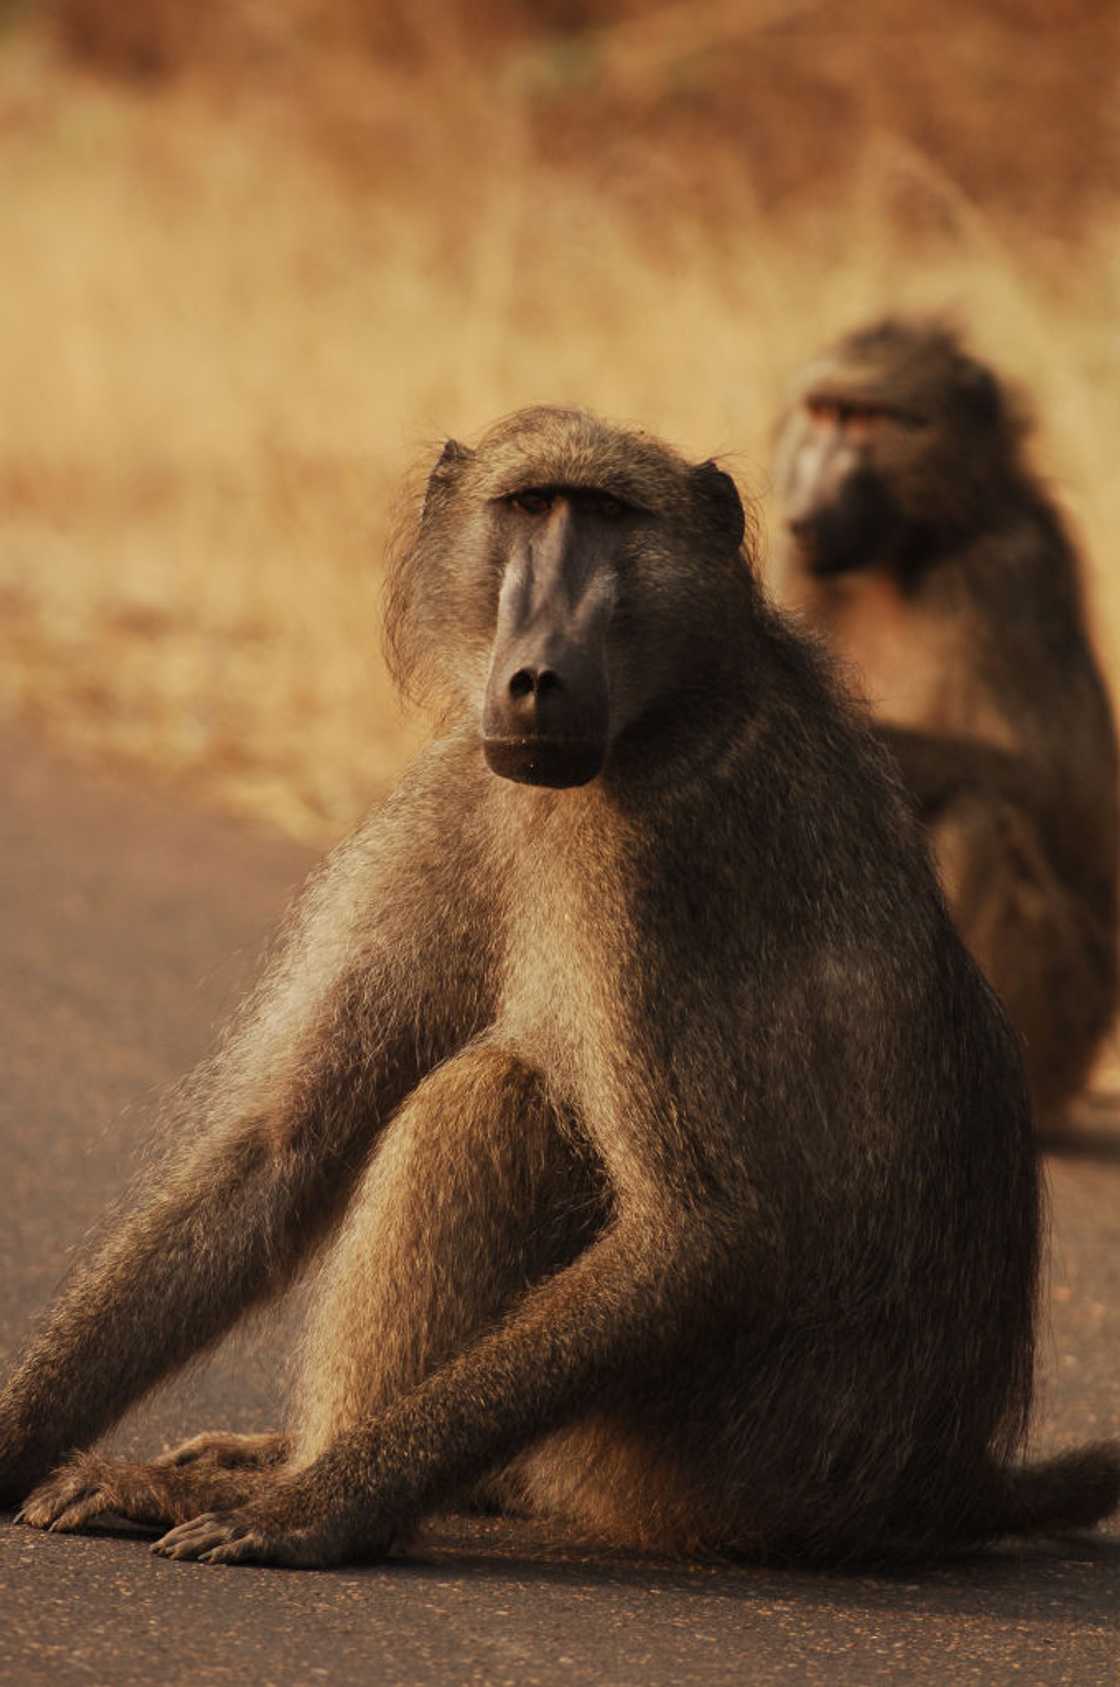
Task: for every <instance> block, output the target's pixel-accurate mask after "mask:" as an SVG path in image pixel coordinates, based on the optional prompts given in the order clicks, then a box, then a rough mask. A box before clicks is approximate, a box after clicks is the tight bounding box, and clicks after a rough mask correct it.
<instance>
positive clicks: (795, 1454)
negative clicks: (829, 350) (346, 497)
mask: <svg viewBox="0 0 1120 1687" xmlns="http://www.w3.org/2000/svg"><path fill="white" fill-rule="evenodd" d="M743 540H744V516H743V510H742V506H741V504H740V502H739V498H738V495H737V493H736V491H735V487H734V485H733V483H732V482H731V481H730V479H729V478H728V477H727V476H726V475H725V474H723V473H722V472H721V471H720V470H719V469H718V468H717V467H716V466H715V465H714V464H713V463H710V462H708V463H702V464H700V465H699V466H698V467H690V466H689V465H688V464H687V463H686V462H685V461H684V460H683V459H682V458H681V457H680V456H678V455H677V454H676V453H675V452H674V451H672V450H670V449H669V448H668V447H667V446H664V445H661V444H659V443H658V442H657V441H655V440H653V439H651V438H649V437H648V436H646V435H645V434H642V433H637V432H624V431H622V430H619V429H615V428H612V427H609V426H607V425H606V424H604V423H602V422H599V421H597V420H596V419H594V418H593V417H591V416H589V415H587V414H585V413H583V412H580V411H569V410H558V409H548V408H541V409H533V410H527V411H523V412H522V413H520V414H518V415H516V416H514V417H512V418H511V419H509V420H507V421H504V422H500V423H498V424H497V425H496V426H495V427H493V428H492V429H491V430H490V432H489V433H487V434H486V435H485V437H484V438H483V439H482V442H481V444H480V445H479V446H478V447H477V448H476V449H475V450H468V449H465V448H463V447H461V446H458V445H456V444H454V443H449V444H448V445H447V446H446V448H445V449H444V451H443V454H442V456H441V457H440V459H439V461H438V463H437V464H436V466H435V468H434V470H433V471H432V474H431V478H430V480H429V482H428V488H427V495H426V497H425V499H424V502H423V508H422V511H421V512H420V513H419V515H418V516H417V518H416V521H415V523H414V524H413V527H412V529H411V530H410V532H409V533H408V534H407V535H406V536H405V537H404V538H403V539H402V541H401V543H400V545H399V547H398V548H397V550H396V553H395V559H394V561H393V566H392V571H391V577H390V585H389V592H388V615H387V629H388V651H389V657H390V661H391V663H392V666H393V668H394V670H395V673H396V676H397V678H398V680H399V681H400V682H401V683H402V685H404V686H405V687H408V688H411V689H416V688H417V687H422V688H423V689H424V690H425V691H426V693H427V695H428V697H429V699H430V700H431V701H432V702H433V703H434V704H435V705H436V706H437V708H438V718H439V721H440V726H439V729H438V736H437V737H436V739H435V740H434V742H433V743H432V744H431V746H430V747H429V749H428V750H427V751H426V752H425V753H424V754H422V755H421V757H420V759H419V760H418V762H417V763H416V764H415V766H414V767H413V769H412V771H411V772H410V773H409V774H408V775H407V776H406V778H405V779H404V781H403V783H402V784H401V786H400V787H399V789H398V790H397V792H396V793H395V795H394V796H392V797H391V798H390V799H389V801H388V802H387V804H386V805H385V806H384V807H383V808H382V809H381V810H380V812H378V813H376V814H375V815H374V816H373V818H372V819H371V820H370V821H369V822H368V823H367V824H365V825H364V826H362V827H361V828H360V829H359V830H358V831H357V833H356V834H355V835H354V837H352V838H351V839H350V841H349V842H347V843H344V844H343V845H342V846H341V848H339V849H338V850H337V851H336V852H335V854H334V855H333V856H332V857H331V858H330V860H329V861H328V863H327V865H326V867H325V869H324V870H323V871H322V872H321V873H319V874H318V875H317V876H316V877H315V878H313V880H312V882H311V884H310V887H309V889H308V891H307V893H306V895H305V897H304V899H303V902H302V905H301V907H300V908H299V910H298V913H297V914H296V916H295V919H294V923H293V925H292V927H291V930H290V933H289V936H288V940H287V943H286V945H285V946H284V948H283V949H282V951H281V952H280V955H279V958H278V959H277V960H276V961H275V963H274V964H273V966H272V968H271V970H270V972H269V973H268V974H267V976H266V978H265V980H264V983H263V984H262V986H261V987H260V989H259V991H258V993H257V995H256V996H255V998H254V1000H253V1001H252V1003H251V1004H250V1006H249V1009H248V1011H247V1012H246V1013H245V1015H244V1017H243V1018H242V1020H241V1022H240V1023H239V1025H238V1026H237V1027H236V1028H235V1030H234V1031H233V1033H232V1034H231V1035H230V1036H229V1037H228V1038H227V1040H226V1041H225V1043H224V1045H223V1046H222V1048H221V1049H220V1052H219V1053H218V1055H217V1057H216V1059H215V1061H214V1063H213V1064H212V1066H210V1067H209V1069H208V1070H207V1071H206V1072H204V1073H203V1074H202V1076H201V1077H200V1078H199V1079H198V1080H197V1081H196V1082H195V1083H194V1085H193V1086H192V1087H191V1088H190V1089H189V1090H188V1091H187V1092H186V1094H185V1096H183V1097H182V1098H181V1100H180V1103H179V1105H178V1107H177V1109H176V1110H175V1111H174V1113H173V1114H172V1117H171V1120H170V1123H169V1127H168V1128H169V1129H170V1130H171V1131H172V1132H173V1134H174V1140H173V1141H172V1142H171V1144H170V1146H169V1152H168V1157H167V1162H166V1166H165V1168H164V1170H163V1171H162V1173H161V1174H160V1175H159V1176H158V1177H155V1178H153V1179H151V1181H147V1180H145V1181H143V1182H141V1184H140V1186H139V1187H138V1188H137V1190H136V1191H135V1193H134V1196H133V1199H132V1201H131V1203H130V1204H129V1205H128V1207H126V1209H125V1210H124V1211H123V1213H122V1214H121V1215H120V1216H119V1217H118V1218H117V1219H116V1220H115V1222H114V1223H113V1225H112V1227H111V1228H110V1230H109V1231H108V1234H107V1236H106V1238H105V1239H104V1240H103V1241H102V1242H101V1244H100V1245H99V1247H98V1248H97V1249H96V1251H94V1252H92V1253H91V1254H90V1255H89V1257H87V1258H86V1259H85V1260H84V1261H82V1262H81V1263H79V1265H78V1266H77V1268H76V1270H75V1272H74V1274H73V1276H72V1278H71V1280H70V1282H69V1285H68V1286H67V1287H66V1288H65V1289H64V1291H63V1293H62V1295H61V1297H60V1299H59V1301H58V1303H57V1305H56V1306H55V1308H54V1310H53V1311H52V1312H51V1313H50V1314H49V1316H48V1317H47V1319H46V1321H45V1323H44V1325H43V1327H42V1330H41V1332H40V1333H39V1335H38V1336H37V1338H36V1339H35V1340H34V1342H33V1344H32V1346H31V1348H30V1350H29V1352H28V1353H27V1355H26V1357H25V1358H24V1360H23V1363H22V1364H21V1366H20V1367H19V1369H18V1370H17V1372H16V1374H15V1376H14V1378H13V1380H12V1381H11V1382H10V1383H9V1385H8V1388H7V1390H6V1392H5V1393H4V1394H3V1395H2V1396H0V1486H2V1489H3V1492H4V1493H5V1494H6V1496H7V1497H8V1498H9V1499H12V1498H14V1497H16V1496H17V1495H23V1494H25V1493H26V1492H27V1490H28V1488H29V1487H30V1486H31V1485H32V1484H34V1483H43V1478H44V1476H46V1475H47V1473H48V1472H49V1471H50V1470H51V1469H52V1467H53V1466H54V1465H55V1464H56V1462H57V1461H58V1460H59V1459H60V1458H62V1457H64V1456H65V1457H68V1458H70V1459H71V1462H70V1463H68V1464H66V1465H64V1466H63V1468H62V1469H61V1470H59V1471H56V1472H55V1474H54V1475H53V1476H50V1477H49V1479H48V1480H47V1481H46V1482H45V1483H43V1485H42V1486H41V1487H39V1489H38V1490H37V1492H35V1493H33V1494H32V1495H31V1497H30V1498H29V1499H28V1500H27V1501H26V1503H25V1505H24V1510H23V1517H24V1519H25V1520H26V1521H27V1522H30V1523H33V1524H38V1525H42V1526H46V1525H50V1526H52V1527H55V1528H61V1529H70V1528H74V1527H76V1526H77V1525H79V1524H81V1523H82V1522H84V1521H86V1520H87V1519H89V1518H91V1517H93V1516H95V1515H97V1514H98V1513H100V1512H105V1511H112V1512H116V1513H123V1514H124V1515H125V1516H126V1517H129V1518H133V1519H136V1520H138V1521H142V1522H156V1523H162V1524H167V1523H173V1524H178V1525H179V1526H178V1527H176V1528H173V1529H172V1530H171V1532H170V1533H169V1534H167V1535H165V1536H164V1538H163V1539H162V1540H161V1541H159V1542H158V1543H157V1545H156V1550H157V1551H160V1552H162V1553H164V1554H165V1555H166V1556H168V1557H171V1558H203V1559H205V1560H207V1561H208V1562H210V1563H232V1562H239V1561H243V1560H255V1561H258V1562H260V1561H263V1562H269V1563H285V1564H305V1565H319V1564H329V1563H335V1562H338V1561H340V1560H343V1559H348V1558H354V1557H369V1556H373V1555H377V1554H383V1553H385V1552H387V1551H388V1550H389V1549H390V1548H391V1547H392V1546H393V1544H394V1543H397V1542H399V1541H401V1540H402V1539H406V1538H407V1537H408V1535H409V1534H410V1532H411V1531H412V1530H413V1529H414V1528H415V1527H416V1526H417V1524H418V1522H419V1521H420V1520H421V1519H422V1518H423V1517H424V1516H425V1514H427V1513H430V1512H431V1511H433V1510H435V1509H438V1508H446V1507H447V1506H449V1505H454V1504H456V1503H460V1502H462V1501H465V1500H469V1501H473V1502H483V1501H484V1502H486V1503H490V1504H493V1503H505V1504H507V1505H511V1506H512V1505H516V1506H517V1507H518V1508H522V1509H524V1508H529V1509H530V1510H532V1511H534V1512H537V1513H544V1514H548V1515H550V1516H552V1517H555V1518H561V1519H567V1520H569V1521H570V1522H571V1523H572V1524H573V1525H574V1526H576V1527H577V1528H582V1529H584V1530H586V1531H590V1532H592V1533H594V1534H596V1535H598V1536H600V1537H605V1538H608V1539H613V1540H616V1541H620V1542H630V1543H642V1544H646V1545H650V1546H657V1547H659V1548H662V1549H667V1550H678V1551H694V1550H703V1549H715V1548H718V1549H722V1550H726V1551H738V1552H743V1553H750V1554H769V1555H783V1556H791V1557H801V1558H803V1559H806V1560H809V1561H818V1562H819V1561H835V1560H846V1559H865V1560H866V1559H883V1558H893V1557H899V1556H906V1555H914V1554H926V1553H929V1552H932V1551H936V1550H938V1549H943V1548H946V1547H949V1546H955V1545H958V1544H960V1543H963V1542H974V1541H980V1540H983V1539H985V1538H987V1537H990V1536H993V1535H995V1534H999V1533H1002V1532H1004V1531H1030V1530H1039V1529H1047V1528H1060V1527H1062V1528H1064V1527H1067V1526H1072V1525H1088V1524H1090V1523H1092V1522H1094V1521H1095V1520H1097V1519H1098V1518H1100V1517H1101V1516H1102V1515H1104V1514H1105V1513H1106V1512H1108V1511H1109V1510H1110V1509H1111V1508H1112V1507H1113V1506H1114V1505H1115V1504H1116V1502H1117V1499H1118V1497H1120V1461H1118V1458H1117V1454H1116V1450H1115V1449H1111V1448H1108V1447H1097V1448H1092V1449H1088V1450H1085V1451H1083V1452H1080V1453H1074V1454H1069V1455H1066V1456H1065V1457H1064V1458H1062V1459H1059V1460H1057V1461H1055V1462H1052V1463H1050V1464H1047V1465H1042V1466H1035V1467H1033V1468H1032V1467H1024V1466H1022V1465H1019V1464H1017V1463H1016V1462H1015V1454H1016V1450H1017V1448H1018V1445H1019V1443H1020V1437H1021V1435H1022V1433H1023V1430H1024V1426H1025V1423H1026V1419H1027V1413H1028V1406H1029V1400H1030V1392H1031V1373H1032V1334H1033V1315H1034V1304H1035V1287H1036V1275H1037V1263H1038V1259H1037V1255H1038V1246H1039V1212H1038V1188H1037V1183H1036V1171H1035V1158H1034V1150H1033V1142H1032V1137H1031V1129H1030V1116H1029V1111H1028V1107H1027V1100H1026V1093H1025V1086H1024V1084H1023V1080H1022V1072H1021V1064H1020V1062H1019V1057H1018V1054H1017V1051H1016V1049H1015V1044H1014V1040H1013V1038H1012V1036H1011V1033H1010V1031H1009V1029H1008V1027H1007V1025H1006V1023H1005V1021H1004V1019H1003V1017H1002V1014H1001V1012H1000V1009H999V1007H998V1004H997V1003H996V1001H995V998H994V997H993V996H992V994H991V992H990V991H989V990H988V989H987V987H986V986H985V985H984V983H983V981H982V979H981V978H980V975H979V973H978V972H977V970H976V968H975V966H974V965H973V963H972V961H971V960H970V959H969V958H968V956H967V954H966V952H965V950H964V949H963V947H962V946H961V944H960V942H959V940H958V939H957V937H956V934H955V932H954V931H953V928H952V926H951V924H950V921H949V919H948V917H947V915H946V913H945V909H944V904H943V902H942V899H941V896H940V893H939V891H938V889H937V885H936V881H935V879H934V875H933V872H932V869H931V866H930V862H929V859H928V855H927V852H926V849H925V847H924V845H923V843H922V841H921V837H920V834H919V829H918V826H917V822H916V821H915V820H914V819H913V817H912V816H911V815H910V814H909V813H908V811H907V810H906V807H905V804H904V803H903V801H902V799H901V798H900V797H899V796H897V795H896V793H895V790H894V788H893V785H892V783H891V779H890V777H889V775H888V774H887V773H886V772H885V771H884V766H883V758H882V752H881V751H880V750H879V749H878V748H877V747H876V746H875V745H874V743H873V740H872V738H871V736H870V733H869V731H868V729H867V728H866V727H865V725H864V724H863V721H862V719H861V718H860V716H859V715H858V713H857V712H856V710H855V709H854V708H853V707H851V706H849V705H847V704H846V703H845V702H844V701H843V700H842V698H841V696H840V694H839V692H838V690H837V688H836V687H835V686H834V683H833V681H832V678H831V676H830V674H829V672H828V670H827V666H826V664H825V661H824V659H823V658H821V657H820V656H819V655H818V654H817V653H815V652H814V651H813V650H812V649H810V648H809V647H808V646H807V644H806V643H805V642H804V641H802V640H800V639H799V638H797V637H796V636H795V635H794V634H793V633H792V632H791V631H790V630H789V629H788V627H787V626H786V625H785V624H784V622H783V621H782V620H781V619H780V618H779V617H778V616H777V615H776V614H775V612H774V611H772V610H771V609H770V608H768V607H767V606H766V604H765V603H764V601H763V599H762V597H761V595H760V592H759V589H758V586H757V583H756V581H755V579H754V577H753V574H752V571H751V569H750V568H749V567H748V566H746V565H745V563H744V558H743V554H742V545H743ZM320 1243H326V1244H327V1245H328V1248H329V1251H328V1253H327V1255H326V1258H325V1261H324V1265H323V1271H322V1275H321V1278H320V1280H319V1282H318V1284H317V1290H318V1293H317V1297H316V1305H315V1310H314V1313H313V1316H312V1321H311V1328H310V1333H309V1335H308V1338H307V1343H306V1351H305V1353H304V1355H303V1363H302V1379H301V1381H300V1383H299V1388H298V1401H297V1410H296V1412H295V1415H294V1422H293V1427H292V1429H291V1430H290V1432H289V1433H287V1434H285V1435H277V1436H265V1437H260V1436H255V1437H250V1438H247V1439H245V1440H242V1439H241V1438H239V1437H237V1436H230V1435H216V1436H203V1437H201V1438H196V1439H195V1440H194V1441H192V1442H189V1443H187V1444H186V1446H185V1447H182V1448H180V1449H179V1450H178V1451H177V1452H174V1453H171V1454H169V1455H165V1456H164V1457H163V1458H162V1459H159V1460H157V1461H156V1462H154V1463H153V1464H149V1465H135V1464H120V1463H114V1462H113V1461H111V1460H109V1459H106V1458H103V1457H100V1456H98V1455H96V1454H94V1453H81V1452H76V1450H77V1449H80V1448H81V1447H83V1446H88V1444H89V1443H91V1442H92V1441H93V1440H94V1438H95V1437H96V1436H97V1435H99V1434H100V1433H101V1432H102V1431H103V1430H104V1429H105V1428H106V1427H107V1426H108V1425H109V1424H110V1423H111V1422H112V1421H113V1420H114V1419H115V1418H116V1417H117V1416H118V1415H119V1414H120V1413H121V1412H122V1411H123V1410H124V1409H125V1408H126V1407H127V1406H128V1405H129V1404H130V1403H131V1402H132V1401H134V1400H136V1399H137V1398H138V1397H139V1396H140V1395H141V1394H142V1393H143V1392H144V1391H145V1390H146V1389H148V1388H150V1387H151V1386H152V1385H153V1384H154V1383H155V1382H157V1381H158V1380H159V1379H160V1378H161V1377H164V1376H166V1375H167V1374H168V1373H169V1372H171V1371H172V1370H173V1369H174V1368H175V1367H176V1366H178V1365H181V1364H182V1363H183V1362H184V1361H186V1360H187V1359H189V1358H190V1357H192V1355H194V1354H197V1353H199V1352H200V1351H201V1350H203V1349H204V1348H205V1347H207V1345H208V1344H210V1343H213V1342H214V1341H216V1340H217V1339H218V1338H219V1337H220V1336H221V1335H222V1334H223V1332H225V1331H226V1330H227V1329H228V1328H229V1327H230V1325H231V1324H233V1322H234V1321H235V1319H237V1318H238V1317H239V1315H240V1314H242V1313H244V1312H245V1311H246V1310H247V1309H248V1308H250V1307H252V1306H255V1305H257V1304H259V1303H261V1302H262V1301H263V1300H264V1299H265V1298H266V1297H267V1296H269V1295H272V1294H274V1293H275V1292H276V1291H277V1290H278V1289H280V1288H282V1287H283V1285H284V1284H285V1283H287V1282H289V1281H290V1280H291V1278H292V1277H293V1275H294V1274H295V1273H296V1271H297V1270H298V1269H299V1268H300V1267H301V1266H302V1265H303V1264H304V1263H305V1262H306V1261H307V1259H308V1257H309V1256H310V1254H311V1252H312V1250H313V1249H314V1248H315V1247H316V1245H317V1244H320ZM75 1453H76V1456H74V1455H75Z"/></svg>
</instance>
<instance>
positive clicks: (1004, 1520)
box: [977, 1441, 1120, 1535]
mask: <svg viewBox="0 0 1120 1687" xmlns="http://www.w3.org/2000/svg"><path fill="white" fill-rule="evenodd" d="M1117 1507H1120V1442H1117V1441H1099V1442H1096V1443H1094V1444H1093V1445H1092V1446H1089V1447H1080V1448H1078V1449H1077V1451H1076V1452H1072V1453H1062V1454H1061V1455H1060V1457H1058V1458H1054V1459H1046V1460H1044V1461H1042V1462H1041V1463H1039V1464H1023V1465H1010V1466H1006V1467H1004V1468H1003V1469H998V1470H997V1469H994V1470H993V1471H992V1472H991V1486H990V1488H989V1489H988V1492H987V1493H986V1494H985V1495H984V1497H983V1499H982V1500H980V1501H979V1505H978V1511H979V1513H980V1515H979V1516H978V1518H977V1521H978V1522H979V1524H980V1527H981V1528H982V1530H983V1531H984V1533H985V1534H987V1533H989V1532H990V1533H991V1534H993V1535H1030V1534H1061V1533H1063V1532H1064V1531H1065V1530H1067V1529H1089V1528H1092V1526H1093V1524H1094V1523H1100V1522H1101V1521H1102V1520H1103V1519H1104V1518H1106V1517H1108V1516H1109V1515H1110V1514H1111V1513H1112V1512H1114V1511H1115V1510H1116V1509H1117Z"/></svg>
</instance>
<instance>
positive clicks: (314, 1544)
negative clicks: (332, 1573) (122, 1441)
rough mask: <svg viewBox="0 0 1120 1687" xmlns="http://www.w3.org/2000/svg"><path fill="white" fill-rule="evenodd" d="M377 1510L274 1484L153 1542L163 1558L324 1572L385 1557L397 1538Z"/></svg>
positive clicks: (292, 1483)
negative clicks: (355, 1507) (244, 1501)
mask: <svg viewBox="0 0 1120 1687" xmlns="http://www.w3.org/2000/svg"><path fill="white" fill-rule="evenodd" d="M397 1532H398V1531H397V1528H396V1526H395V1524H392V1523H390V1522H388V1520H387V1519H379V1518H378V1517H377V1514H376V1508H375V1507H373V1508H368V1509H367V1508H365V1507H363V1509H362V1512H361V1515H360V1517H358V1516H355V1515H354V1513H353V1510H352V1508H349V1507H345V1506H340V1505H338V1504H337V1503H336V1504H334V1505H332V1504H329V1503H326V1504H325V1503H324V1500H323V1497H322V1496H321V1495H318V1496H317V1495H315V1493H314V1490H313V1488H312V1486H311V1485H310V1484H308V1483H307V1481H306V1480H301V1479H299V1478H292V1479H290V1480H288V1481H278V1482H276V1483H274V1484H272V1485H271V1486H270V1487H269V1490H268V1492H267V1493H266V1494H262V1495H261V1496H259V1497H258V1498H254V1499H253V1500H252V1501H250V1503H249V1504H247V1505H242V1506H238V1507H236V1508H235V1509H232V1510H228V1511H207V1512H204V1513H203V1514H202V1516H200V1517H193V1518H191V1520H190V1521H189V1522H187V1523H181V1524H180V1525H179V1526H178V1528H175V1529H171V1530H170V1531H169V1532H168V1533H167V1534H166V1535H164V1536H163V1538H162V1539H161V1540H158V1541H156V1542H155V1544H154V1545H153V1547H152V1551H153V1552H158V1553H160V1554H161V1556H162V1557H164V1558H188V1559H192V1558H193V1559H196V1560H198V1561H199V1562H200V1563H203V1564H285V1565H289V1566H291V1567H293V1568H301V1569H325V1568H327V1567H328V1566H330V1565H332V1564H342V1563H344V1562H347V1561H350V1560H353V1559H356V1558H361V1559H363V1560H366V1561H368V1560H370V1559H374V1558H384V1557H385V1556H386V1555H387V1553H388V1552H389V1550H390V1548H391V1547H392V1545H393V1542H394V1540H395V1539H396V1536H397Z"/></svg>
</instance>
